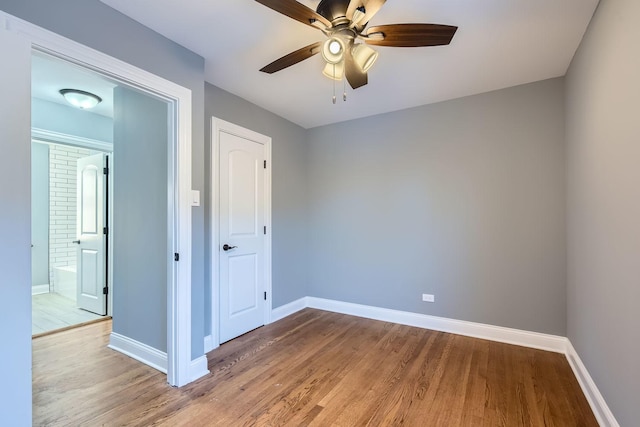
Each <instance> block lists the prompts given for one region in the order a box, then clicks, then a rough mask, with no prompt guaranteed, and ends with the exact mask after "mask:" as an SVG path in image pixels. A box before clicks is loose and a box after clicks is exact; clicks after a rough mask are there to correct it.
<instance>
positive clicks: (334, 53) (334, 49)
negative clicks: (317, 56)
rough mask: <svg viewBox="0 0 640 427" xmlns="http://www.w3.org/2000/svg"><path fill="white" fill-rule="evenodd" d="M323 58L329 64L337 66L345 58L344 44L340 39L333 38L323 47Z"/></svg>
mask: <svg viewBox="0 0 640 427" xmlns="http://www.w3.org/2000/svg"><path fill="white" fill-rule="evenodd" d="M322 57H323V58H324V60H325V61H327V62H328V63H329V64H337V63H338V62H340V61H342V59H343V58H344V42H343V41H342V40H341V39H340V38H338V37H331V38H330V39H328V40H327V41H325V42H324V44H323V45H322Z"/></svg>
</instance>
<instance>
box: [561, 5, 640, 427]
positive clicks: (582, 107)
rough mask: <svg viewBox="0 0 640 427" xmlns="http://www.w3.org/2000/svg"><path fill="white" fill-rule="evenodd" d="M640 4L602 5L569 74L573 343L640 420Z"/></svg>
mask: <svg viewBox="0 0 640 427" xmlns="http://www.w3.org/2000/svg"><path fill="white" fill-rule="evenodd" d="M639 19H640V2H639V1H638V0H601V2H600V5H599V7H598V9H597V11H596V14H595V15H594V18H593V20H592V22H591V24H590V26H589V29H588V31H587V33H586V35H585V37H584V39H583V41H582V45H581V46H580V48H579V50H578V52H577V54H576V56H575V58H574V60H573V62H572V64H571V67H570V69H569V73H568V75H567V78H566V81H567V92H566V116H567V124H566V130H567V159H568V173H567V177H568V190H567V191H568V203H567V210H568V212H567V222H568V337H569V339H570V340H571V342H572V343H573V346H574V347H575V348H576V350H577V352H578V354H579V355H580V357H581V359H582V361H583V362H584V364H585V365H586V367H587V369H588V370H589V373H590V374H591V376H592V377H593V379H594V381H595V383H596V384H597V386H598V388H599V390H600V392H601V393H602V394H603V396H604V398H605V400H606V401H607V403H608V405H609V407H610V408H611V410H612V411H613V413H614V415H615V417H616V418H617V420H618V422H619V423H620V424H621V425H623V426H634V425H638V422H639V420H640V405H639V404H638V403H639V402H640V398H639V396H640V363H638V362H639V359H640V332H639V330H640V309H639V302H640V274H639V271H640V270H639V268H638V267H639V266H640V109H639V102H640V54H639V52H640V50H639V44H640V25H639Z"/></svg>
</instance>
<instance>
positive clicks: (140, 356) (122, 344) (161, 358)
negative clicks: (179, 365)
mask: <svg viewBox="0 0 640 427" xmlns="http://www.w3.org/2000/svg"><path fill="white" fill-rule="evenodd" d="M107 347H109V348H110V349H112V350H115V351H117V352H120V353H122V354H126V355H127V356H129V357H131V358H133V359H136V360H137V361H139V362H142V363H144V364H145V365H149V366H151V367H152V368H154V369H157V370H158V371H160V372H163V373H165V374H166V373H167V353H164V352H162V351H160V350H157V349H155V348H153V347H151V346H148V345H146V344H143V343H141V342H138V341H136V340H133V339H131V338H128V337H125V336H124V335H120V334H117V333H115V332H111V335H110V336H109V345H108V346H107Z"/></svg>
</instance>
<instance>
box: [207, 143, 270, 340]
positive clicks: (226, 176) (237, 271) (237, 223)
mask: <svg viewBox="0 0 640 427" xmlns="http://www.w3.org/2000/svg"><path fill="white" fill-rule="evenodd" d="M219 154H220V155H219V197H220V202H219V207H220V212H219V236H220V240H219V242H220V247H219V266H220V342H221V343H222V342H225V341H228V340H230V339H233V338H235V337H237V336H239V335H242V334H244V333H245V332H248V331H250V330H252V329H255V328H258V327H260V326H262V325H264V309H265V298H266V297H265V286H264V268H265V256H264V255H265V253H264V252H265V251H264V239H265V237H264V226H265V203H264V191H265V189H264V180H265V172H264V171H265V169H264V159H265V147H264V145H263V144H261V143H258V142H255V141H253V140H251V139H249V138H245V137H242V136H237V135H235V134H231V133H227V132H224V131H220V133H219Z"/></svg>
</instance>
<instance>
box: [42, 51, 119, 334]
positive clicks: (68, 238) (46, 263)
mask: <svg viewBox="0 0 640 427" xmlns="http://www.w3.org/2000/svg"><path fill="white" fill-rule="evenodd" d="M31 64H32V65H31V78H32V85H31V86H32V99H31V118H32V143H31V144H32V145H31V206H32V208H31V229H32V233H31V238H32V242H31V256H32V264H31V266H32V268H31V271H32V288H31V289H32V333H33V335H34V336H39V335H42V334H47V333H51V332H55V331H60V330H64V329H68V328H70V327H75V326H79V325H83V324H86V323H91V322H95V321H99V320H103V319H105V318H107V317H108V316H111V315H112V307H111V305H112V304H110V303H109V302H112V301H110V299H109V298H108V296H109V290H110V286H109V285H110V283H109V270H110V265H109V262H110V259H109V256H108V255H109V243H110V241H109V236H108V231H109V228H110V227H109V225H110V224H109V222H110V215H109V206H110V200H109V194H110V191H109V190H110V189H111V188H112V187H113V180H112V179H113V174H110V173H109V167H108V163H109V160H110V157H112V153H113V133H114V132H113V130H114V120H113V116H114V114H113V112H114V108H113V97H114V95H113V94H114V89H115V88H116V87H117V85H116V84H115V83H114V82H112V81H110V80H109V79H106V78H104V77H102V76H100V75H97V74H96V73H93V72H90V71H88V70H85V69H82V68H80V67H77V66H74V65H72V64H69V63H67V62H65V61H62V60H60V59H57V58H53V57H50V56H48V55H45V54H41V53H38V52H35V53H34V54H33V55H32V62H31ZM72 88H73V89H74V90H78V91H79V92H78V93H79V94H86V96H88V97H90V100H91V99H92V100H95V101H96V102H97V104H95V105H92V106H88V105H84V104H78V103H77V101H78V99H77V98H76V99H71V101H76V104H75V105H74V104H72V103H71V102H69V101H68V100H67V99H66V98H65V97H64V96H63V94H64V93H68V91H69V90H70V89H72ZM89 94H91V95H89ZM91 96H93V97H91ZM88 107H90V108H88Z"/></svg>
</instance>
